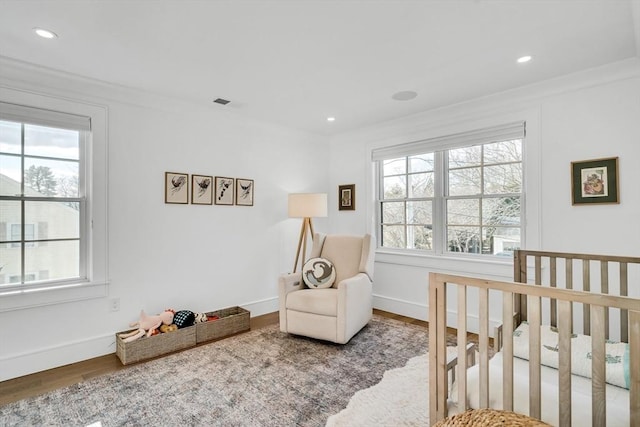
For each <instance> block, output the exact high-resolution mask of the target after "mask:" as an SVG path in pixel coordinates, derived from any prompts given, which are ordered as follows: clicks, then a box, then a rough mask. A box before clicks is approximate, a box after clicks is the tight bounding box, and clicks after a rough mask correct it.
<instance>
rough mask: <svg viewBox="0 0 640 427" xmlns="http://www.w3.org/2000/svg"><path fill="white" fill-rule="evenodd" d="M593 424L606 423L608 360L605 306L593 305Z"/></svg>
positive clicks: (600, 424)
mask: <svg viewBox="0 0 640 427" xmlns="http://www.w3.org/2000/svg"><path fill="white" fill-rule="evenodd" d="M590 311H591V317H592V321H591V399H592V402H591V411H592V412H591V424H592V425H594V426H603V425H605V423H606V417H607V406H606V401H605V400H606V397H607V394H606V388H605V381H606V379H605V378H606V373H605V368H606V363H605V362H606V360H605V331H604V307H603V306H600V305H592V306H591V310H590Z"/></svg>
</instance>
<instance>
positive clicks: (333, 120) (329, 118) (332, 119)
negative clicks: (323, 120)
mask: <svg viewBox="0 0 640 427" xmlns="http://www.w3.org/2000/svg"><path fill="white" fill-rule="evenodd" d="M327 121H328V122H335V121H336V118H335V117H327Z"/></svg>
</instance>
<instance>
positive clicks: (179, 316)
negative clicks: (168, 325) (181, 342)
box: [173, 310, 196, 329]
mask: <svg viewBox="0 0 640 427" xmlns="http://www.w3.org/2000/svg"><path fill="white" fill-rule="evenodd" d="M195 320H196V315H195V314H193V311H189V310H180V311H179V312H177V313H176V314H175V316H173V323H175V324H176V326H177V327H178V329H180V328H186V327H187V326H193V322H194V321H195Z"/></svg>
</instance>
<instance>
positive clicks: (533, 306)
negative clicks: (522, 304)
mask: <svg viewBox="0 0 640 427" xmlns="http://www.w3.org/2000/svg"><path fill="white" fill-rule="evenodd" d="M527 300H528V301H527V304H528V305H529V312H528V317H529V416H531V417H533V418H538V419H540V416H541V403H540V396H541V392H540V317H541V313H540V307H541V304H540V297H536V296H531V295H529V296H528V297H527Z"/></svg>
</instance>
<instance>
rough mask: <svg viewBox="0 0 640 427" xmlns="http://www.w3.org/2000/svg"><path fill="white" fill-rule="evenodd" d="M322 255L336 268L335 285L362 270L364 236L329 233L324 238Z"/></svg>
mask: <svg viewBox="0 0 640 427" xmlns="http://www.w3.org/2000/svg"><path fill="white" fill-rule="evenodd" d="M321 256H322V257H323V258H326V259H328V260H330V261H331V262H332V263H333V265H334V266H335V269H336V281H335V283H334V285H333V286H334V287H336V286H337V284H338V283H340V282H341V281H342V280H343V279H348V278H349V277H353V276H355V275H356V274H358V273H359V272H360V260H361V259H362V237H358V236H341V235H329V236H326V238H325V239H324V244H323V245H322V252H321Z"/></svg>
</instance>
